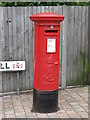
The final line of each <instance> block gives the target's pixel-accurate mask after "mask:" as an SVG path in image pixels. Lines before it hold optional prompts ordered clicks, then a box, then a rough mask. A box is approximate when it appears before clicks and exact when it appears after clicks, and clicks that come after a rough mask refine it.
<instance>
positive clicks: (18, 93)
mask: <svg viewBox="0 0 90 120" xmlns="http://www.w3.org/2000/svg"><path fill="white" fill-rule="evenodd" d="M17 95H20V88H19V72H17Z"/></svg>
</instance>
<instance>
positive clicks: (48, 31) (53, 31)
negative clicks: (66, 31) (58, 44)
mask: <svg viewBox="0 0 90 120" xmlns="http://www.w3.org/2000/svg"><path fill="white" fill-rule="evenodd" d="M57 32H58V30H45V33H57Z"/></svg>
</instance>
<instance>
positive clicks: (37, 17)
mask: <svg viewBox="0 0 90 120" xmlns="http://www.w3.org/2000/svg"><path fill="white" fill-rule="evenodd" d="M30 19H31V20H32V21H42V20H44V21H49V20H50V21H63V20H64V16H62V15H59V14H55V13H51V12H43V13H39V14H34V15H32V16H30Z"/></svg>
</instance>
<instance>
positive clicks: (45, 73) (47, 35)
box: [30, 12, 64, 113]
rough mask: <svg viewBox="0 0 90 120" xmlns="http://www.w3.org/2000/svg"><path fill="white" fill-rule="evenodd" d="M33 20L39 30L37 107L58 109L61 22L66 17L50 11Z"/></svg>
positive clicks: (35, 79) (36, 46)
mask: <svg viewBox="0 0 90 120" xmlns="http://www.w3.org/2000/svg"><path fill="white" fill-rule="evenodd" d="M30 19H31V20H32V21H34V31H35V33H34V35H35V36H34V40H35V42H34V89H33V110H34V111H37V112H45V113H48V112H54V111H57V108H58V87H59V54H60V22H61V21H63V20H64V16H62V15H59V14H54V13H50V12H46V13H40V14H34V15H32V16H30Z"/></svg>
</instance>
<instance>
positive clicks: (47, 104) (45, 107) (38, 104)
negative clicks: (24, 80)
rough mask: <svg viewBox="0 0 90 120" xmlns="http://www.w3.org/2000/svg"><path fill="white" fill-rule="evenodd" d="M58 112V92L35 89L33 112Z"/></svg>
mask: <svg viewBox="0 0 90 120" xmlns="http://www.w3.org/2000/svg"><path fill="white" fill-rule="evenodd" d="M57 110H58V90H55V91H37V90H36V89H33V112H39V113H51V112H56V111H57Z"/></svg>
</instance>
